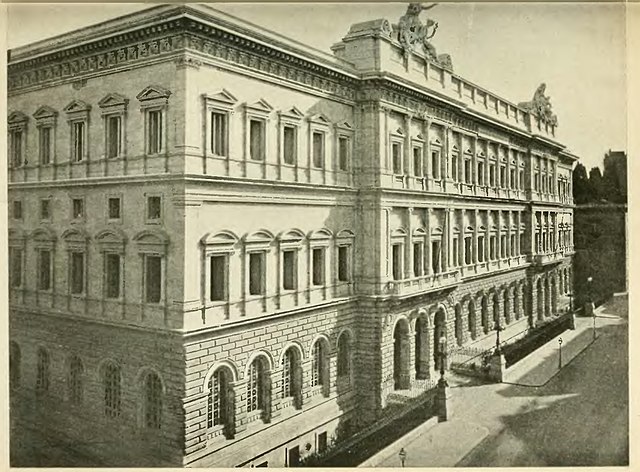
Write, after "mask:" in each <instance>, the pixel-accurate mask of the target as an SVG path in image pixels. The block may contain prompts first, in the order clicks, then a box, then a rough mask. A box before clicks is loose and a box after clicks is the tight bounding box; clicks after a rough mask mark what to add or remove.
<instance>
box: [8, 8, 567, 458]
mask: <svg viewBox="0 0 640 472" xmlns="http://www.w3.org/2000/svg"><path fill="white" fill-rule="evenodd" d="M385 22H386V20H376V21H371V22H367V23H362V24H359V25H354V26H353V27H352V28H351V30H350V31H349V33H348V34H347V36H345V38H344V39H343V41H342V42H341V43H338V44H337V45H336V46H334V48H333V49H334V55H329V54H326V55H325V54H321V53H319V52H317V51H315V50H312V49H310V48H305V47H304V46H301V45H300V44H298V43H294V42H289V41H286V40H283V39H282V38H281V37H276V36H275V35H273V33H270V32H268V31H264V30H258V29H257V28H256V27H255V26H253V25H249V24H245V23H243V22H241V21H240V20H237V19H234V18H231V17H228V16H226V15H225V14H223V13H221V12H218V11H216V10H214V9H211V8H209V7H206V6H204V7H187V6H157V7H153V8H151V9H149V10H146V11H144V12H141V13H136V14H134V15H131V16H129V17H126V18H123V19H116V20H112V21H109V22H106V23H104V24H101V25H98V26H96V27H93V28H89V29H85V30H81V31H78V32H75V33H70V34H68V35H65V36H63V37H62V38H58V39H57V40H56V42H55V44H54V43H53V42H47V41H45V42H42V43H36V44H34V45H32V46H26V47H23V48H19V49H17V50H14V51H11V55H10V62H9V112H10V113H9V117H8V121H9V143H10V159H9V170H8V172H9V181H10V183H9V200H10V208H11V217H10V221H9V240H10V262H11V264H10V274H11V277H10V283H11V289H10V297H11V298H10V321H11V324H10V330H11V332H10V338H11V342H12V345H11V354H12V355H11V378H12V411H11V412H12V424H13V425H14V428H22V427H24V425H25V424H28V423H29V422H32V421H33V415H32V414H30V413H29V412H30V411H34V410H33V409H34V408H37V409H39V410H37V411H43V412H44V413H46V414H44V413H43V414H42V415H39V417H38V425H39V429H40V430H41V431H44V432H45V434H56V435H60V436H61V437H64V438H66V440H68V441H69V442H73V443H77V444H79V443H81V442H82V441H86V444H87V446H86V447H85V448H84V449H82V453H83V454H86V455H87V457H88V458H87V463H92V462H91V461H92V460H93V461H94V462H93V464H96V465H174V466H175V465H189V466H202V467H209V466H225V467H231V466H262V465H269V466H295V465H297V464H298V463H299V461H300V460H301V459H304V457H305V456H306V455H308V454H312V453H315V452H318V453H321V452H323V451H324V450H325V449H326V448H327V447H329V446H330V445H331V443H332V440H337V441H340V440H341V439H342V437H343V436H344V435H348V434H350V433H352V432H353V431H355V430H356V428H361V427H363V426H364V425H367V424H370V423H372V422H374V421H376V420H377V419H379V418H380V417H381V416H382V415H384V413H385V411H386V410H385V409H386V408H387V406H388V403H389V399H390V398H391V395H393V394H395V395H398V394H400V395H402V394H403V393H402V392H414V391H416V390H418V391H419V390H424V389H426V388H429V385H431V383H432V382H433V381H434V379H435V378H436V371H437V370H438V368H439V365H440V364H439V362H441V361H442V358H441V356H440V352H441V350H442V349H445V350H446V352H447V353H450V352H452V351H454V350H455V349H456V348H458V347H459V346H465V345H469V344H472V343H474V342H475V341H477V340H479V339H481V338H483V337H485V336H494V335H495V334H494V332H495V329H496V327H497V325H498V324H499V325H500V326H501V327H504V326H506V325H508V324H513V323H520V324H521V325H522V327H523V329H526V327H527V326H531V325H535V324H536V323H538V322H541V321H544V320H545V319H546V318H548V317H549V316H552V315H554V314H556V313H558V312H560V311H562V310H563V309H564V308H565V307H566V306H567V304H568V298H567V297H565V296H564V294H566V293H569V292H572V290H571V288H570V287H571V284H572V275H571V261H572V254H573V243H572V241H573V232H572V228H573V210H572V208H573V204H572V198H571V179H570V175H571V167H572V165H573V163H574V162H575V160H576V159H577V158H576V157H575V156H574V155H572V154H571V153H569V152H568V151H567V150H566V148H565V146H564V145H562V144H560V143H559V142H557V141H556V137H555V135H556V125H555V124H551V125H550V124H549V123H546V122H544V121H541V120H540V119H539V117H537V116H535V115H532V114H530V113H529V112H528V111H526V110H524V109H522V108H520V107H518V106H517V105H515V104H513V103H511V102H508V101H506V100H504V99H502V98H500V97H497V96H495V95H493V94H491V93H490V92H487V91H486V90H485V89H481V88H479V87H477V86H475V85H474V84H472V83H470V82H468V81H466V80H465V79H463V78H462V77H460V76H458V75H456V74H453V73H452V72H451V70H450V69H445V68H443V67H441V65H440V64H439V63H437V62H431V61H430V60H429V59H427V58H425V57H424V56H423V55H421V54H420V53H418V52H414V53H413V54H412V55H410V57H408V58H407V59H406V60H405V57H404V56H403V53H402V47H401V44H400V43H399V42H398V41H397V38H394V37H393V33H392V30H391V28H390V27H389V25H388V24H387V23H388V22H386V23H385ZM131 25H135V26H131ZM130 27H131V28H133V29H131V28H130ZM125 29H126V31H125ZM364 71H366V74H364ZM445 364H446V360H445ZM445 367H446V365H445ZM78 392H81V393H82V394H81V395H78ZM49 405H51V406H55V407H51V408H49V407H48V406H49ZM80 419H82V421H83V422H84V423H83V424H91V426H92V428H91V430H88V429H87V428H86V427H80V426H79V421H80ZM98 442H99V443H100V444H101V445H100V446H99V447H97V446H96V447H94V446H93V444H96V443H98Z"/></svg>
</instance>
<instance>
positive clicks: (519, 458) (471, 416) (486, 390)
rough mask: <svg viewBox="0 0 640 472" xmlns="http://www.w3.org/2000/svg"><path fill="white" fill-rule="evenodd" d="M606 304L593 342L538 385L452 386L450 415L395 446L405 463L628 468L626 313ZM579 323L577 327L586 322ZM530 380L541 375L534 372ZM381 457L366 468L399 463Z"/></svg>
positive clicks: (392, 456)
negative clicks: (442, 421) (451, 411)
mask: <svg viewBox="0 0 640 472" xmlns="http://www.w3.org/2000/svg"><path fill="white" fill-rule="evenodd" d="M607 305H608V306H603V307H601V308H600V309H599V310H598V311H599V315H598V318H597V334H598V338H597V339H596V340H595V341H594V342H593V343H590V340H589V342H587V343H585V345H586V348H584V349H583V350H581V352H580V353H579V354H577V355H576V356H575V357H574V358H573V359H572V360H570V361H569V362H568V364H567V365H564V366H563V368H562V370H560V371H559V372H557V373H556V375H554V376H551V374H550V375H548V377H547V378H550V380H548V381H546V380H545V381H544V382H542V383H540V384H538V385H541V386H531V385H534V383H533V382H527V381H526V380H527V378H525V377H526V376H525V377H523V378H522V380H523V381H522V383H523V384H524V385H519V383H520V381H518V382H517V383H518V385H516V384H506V383H503V384H482V383H476V384H474V382H470V383H467V384H464V383H463V384H459V385H458V386H457V387H454V388H452V393H453V396H452V398H451V400H450V401H451V405H452V410H453V416H452V418H451V419H450V420H449V421H447V422H446V423H441V424H438V425H437V426H435V427H433V428H432V429H430V430H427V431H426V432H424V433H422V434H420V435H419V436H417V437H413V438H411V439H408V440H407V441H405V442H402V440H400V441H399V443H398V446H397V448H398V450H399V448H400V447H403V448H404V449H405V451H406V458H405V462H406V466H407V467H453V466H463V467H509V466H517V467H527V466H528V467H533V466H535V467H539V466H622V465H627V464H628V461H629V459H628V456H629V434H628V431H629V421H628V415H629V408H628V357H627V351H628V349H627V346H628V332H627V329H628V327H627V308H626V304H624V303H622V304H621V303H618V302H616V303H610V304H607ZM579 321H580V324H581V325H582V326H583V329H584V326H585V325H587V326H589V325H590V323H591V321H590V320H588V319H581V320H579ZM564 336H565V337H567V338H568V337H569V336H568V333H564ZM585 336H587V337H588V336H590V332H589V331H588V330H584V331H583V332H582V333H581V334H580V335H579V336H577V337H576V338H575V342H578V343H579V342H584V340H583V339H582V338H584V337H585ZM567 344H570V343H567ZM567 347H569V346H567ZM540 351H544V349H541V350H540ZM532 355H533V356H538V357H540V361H542V362H544V361H545V358H544V356H547V359H546V362H547V364H549V361H551V360H553V359H549V358H548V355H547V354H544V353H543V352H539V353H534V354H532ZM529 377H530V379H534V380H535V379H540V378H541V375H540V372H537V371H536V370H535V369H534V370H533V371H531V375H530V376H529ZM530 379H529V380H530ZM383 456H384V457H382V458H381V460H380V461H379V462H377V463H375V464H372V465H373V466H377V467H398V466H400V463H399V458H398V452H397V451H395V450H393V451H391V450H389V451H386V452H385V453H383Z"/></svg>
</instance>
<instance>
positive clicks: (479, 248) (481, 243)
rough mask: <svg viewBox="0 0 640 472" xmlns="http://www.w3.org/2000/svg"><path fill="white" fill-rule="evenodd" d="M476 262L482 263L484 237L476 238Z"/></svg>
mask: <svg viewBox="0 0 640 472" xmlns="http://www.w3.org/2000/svg"><path fill="white" fill-rule="evenodd" d="M478 262H484V236H478Z"/></svg>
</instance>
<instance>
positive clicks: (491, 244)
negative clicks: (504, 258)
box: [489, 235, 496, 261]
mask: <svg viewBox="0 0 640 472" xmlns="http://www.w3.org/2000/svg"><path fill="white" fill-rule="evenodd" d="M489 259H491V260H492V261H495V260H496V236H495V235H493V236H491V237H490V238H489Z"/></svg>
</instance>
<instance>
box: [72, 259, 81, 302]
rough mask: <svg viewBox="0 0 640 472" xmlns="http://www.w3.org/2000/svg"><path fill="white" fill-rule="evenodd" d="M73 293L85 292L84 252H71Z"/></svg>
mask: <svg viewBox="0 0 640 472" xmlns="http://www.w3.org/2000/svg"><path fill="white" fill-rule="evenodd" d="M71 293H72V294H74V295H79V294H81V293H84V253H83V252H72V253H71Z"/></svg>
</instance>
